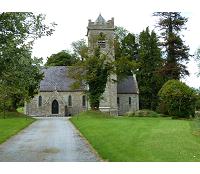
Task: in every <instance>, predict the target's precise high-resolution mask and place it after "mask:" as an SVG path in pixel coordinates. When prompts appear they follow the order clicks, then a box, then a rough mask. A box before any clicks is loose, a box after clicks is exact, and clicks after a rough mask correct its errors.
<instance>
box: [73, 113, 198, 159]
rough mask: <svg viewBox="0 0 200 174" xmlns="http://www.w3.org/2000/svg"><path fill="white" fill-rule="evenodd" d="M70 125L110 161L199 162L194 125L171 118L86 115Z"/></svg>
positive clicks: (81, 115) (82, 115)
mask: <svg viewBox="0 0 200 174" xmlns="http://www.w3.org/2000/svg"><path fill="white" fill-rule="evenodd" d="M71 121H72V122H73V123H74V124H75V126H76V127H77V128H78V129H79V130H80V132H81V133H82V134H83V135H84V136H85V137H86V138H87V139H88V141H89V142H90V143H91V145H92V146H93V147H94V148H95V149H96V151H97V152H98V153H99V155H100V156H101V157H102V158H103V159H104V160H108V161H122V162H123V161H133V162H134V161H156V162H159V161H165V162H167V161H171V162H174V161H186V162H187V161H200V136H198V135H193V134H192V132H193V131H194V129H193V128H192V125H194V124H193V123H194V121H189V120H173V119H171V118H169V117H167V118H166V117H158V118H152V117H148V118H146V117H110V116H105V115H103V114H101V113H95V112H91V111H90V112H85V113H81V114H80V115H78V116H75V117H72V118H71Z"/></svg>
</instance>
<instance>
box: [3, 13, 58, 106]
mask: <svg viewBox="0 0 200 174" xmlns="http://www.w3.org/2000/svg"><path fill="white" fill-rule="evenodd" d="M44 20H45V16H44V15H42V14H39V15H35V14H33V13H27V12H15V13H13V12H6V13H0V24H1V27H0V81H1V84H0V90H1V94H0V98H1V99H3V98H6V99H7V100H10V102H9V104H10V106H9V107H8V108H9V109H12V110H16V107H17V104H19V103H20V102H21V101H27V100H29V99H30V98H32V97H33V96H34V94H36V93H37V90H38V87H39V82H40V80H41V79H42V76H43V75H42V74H41V72H40V71H39V64H40V59H37V58H34V59H32V57H31V50H32V46H33V43H34V41H35V40H36V39H38V38H40V37H42V36H49V35H51V34H52V33H53V31H54V26H55V24H54V23H52V24H50V25H46V24H45V23H44Z"/></svg>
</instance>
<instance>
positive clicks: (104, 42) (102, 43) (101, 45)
mask: <svg viewBox="0 0 200 174" xmlns="http://www.w3.org/2000/svg"><path fill="white" fill-rule="evenodd" d="M98 45H99V46H100V47H101V48H105V47H106V41H105V40H99V41H98Z"/></svg>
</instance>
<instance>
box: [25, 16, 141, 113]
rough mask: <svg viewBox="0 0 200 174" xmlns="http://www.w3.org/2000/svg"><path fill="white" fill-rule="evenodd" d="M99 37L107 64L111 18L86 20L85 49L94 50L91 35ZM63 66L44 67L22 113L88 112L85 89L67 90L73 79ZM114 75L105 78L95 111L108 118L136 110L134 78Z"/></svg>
mask: <svg viewBox="0 0 200 174" xmlns="http://www.w3.org/2000/svg"><path fill="white" fill-rule="evenodd" d="M98 35H103V36H105V37H102V38H103V39H100V40H97V41H96V42H97V43H96V44H98V45H99V46H100V48H101V49H102V51H105V52H106V53H108V59H109V60H108V61H112V60H114V45H113V44H109V43H108V42H110V41H112V42H114V18H112V19H111V20H108V21H106V20H105V19H104V18H103V17H102V16H101V14H100V15H99V17H98V18H97V19H96V21H95V22H92V21H91V20H89V23H88V27H87V36H88V47H89V49H90V50H92V48H94V45H93V44H94V42H93V38H94V36H98ZM69 68H70V67H67V66H53V67H44V68H43V69H42V72H44V79H43V80H42V81H41V82H40V89H39V93H38V95H36V96H35V97H34V98H33V99H32V100H31V101H30V102H29V103H26V104H25V114H27V115H31V116H73V115H75V114H77V113H79V112H82V111H86V110H88V109H90V105H89V101H88V98H87V96H86V94H85V92H86V91H87V89H86V88H85V87H81V88H79V89H76V90H72V89H71V88H70V86H71V84H72V83H73V82H74V79H70V78H69V77H68V75H67V74H68V70H69ZM111 79H114V80H117V76H116V75H114V74H113V75H111V77H110V79H108V82H107V85H106V89H105V92H104V94H103V98H102V100H101V101H100V107H99V109H100V110H101V111H102V112H106V113H109V114H111V115H123V114H125V113H127V112H134V111H136V110H138V109H139V91H138V85H137V80H136V77H135V75H133V76H128V77H126V78H124V79H122V80H121V81H117V82H113V81H112V80H111Z"/></svg>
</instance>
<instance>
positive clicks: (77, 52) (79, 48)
mask: <svg viewBox="0 0 200 174" xmlns="http://www.w3.org/2000/svg"><path fill="white" fill-rule="evenodd" d="M72 49H73V52H74V57H76V58H77V59H79V60H82V61H83V59H84V58H85V57H86V56H87V55H85V54H86V53H87V52H88V47H87V44H86V41H85V39H81V40H78V41H75V42H72Z"/></svg>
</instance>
